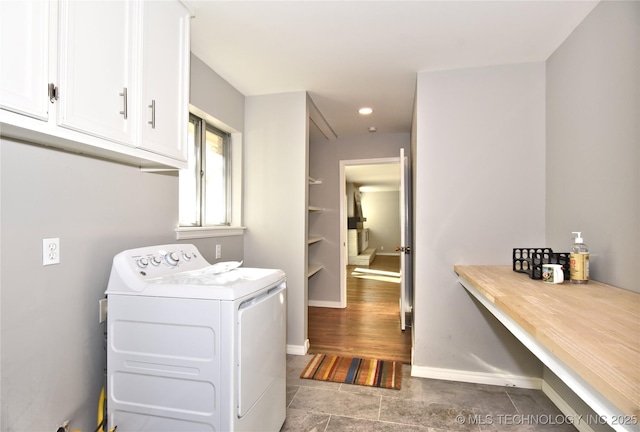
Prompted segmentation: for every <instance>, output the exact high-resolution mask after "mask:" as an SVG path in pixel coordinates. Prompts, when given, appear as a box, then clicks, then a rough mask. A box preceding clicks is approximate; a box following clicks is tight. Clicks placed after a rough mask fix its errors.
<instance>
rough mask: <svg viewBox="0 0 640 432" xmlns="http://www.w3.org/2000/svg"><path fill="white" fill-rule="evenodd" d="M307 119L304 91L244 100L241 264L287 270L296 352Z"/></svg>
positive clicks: (300, 327)
mask: <svg viewBox="0 0 640 432" xmlns="http://www.w3.org/2000/svg"><path fill="white" fill-rule="evenodd" d="M308 121H309V117H308V112H307V94H306V92H293V93H282V94H276V95H264V96H250V97H247V98H246V106H245V155H244V156H245V157H244V163H245V166H244V172H245V190H244V221H245V225H246V226H247V231H246V233H245V237H244V260H245V266H247V267H265V268H279V269H282V270H284V272H285V273H286V274H287V345H288V346H289V347H290V349H294V350H298V349H302V347H304V346H305V344H306V341H307V309H306V304H307V277H306V257H307V245H306V228H307V223H306V222H307V178H308V172H309V170H308V166H307V163H308V161H307V157H308V156H307V155H308V149H307V147H308V124H307V123H308ZM291 347H295V348H291Z"/></svg>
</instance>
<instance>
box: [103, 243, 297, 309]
mask: <svg viewBox="0 0 640 432" xmlns="http://www.w3.org/2000/svg"><path fill="white" fill-rule="evenodd" d="M241 264H242V262H238V261H228V262H219V263H216V264H213V265H211V264H209V263H208V262H207V261H206V260H205V259H204V257H203V256H202V254H200V251H198V249H197V248H196V247H195V246H194V245H192V244H173V245H171V244H166V245H159V246H147V247H142V248H136V249H129V250H126V251H122V252H120V253H119V254H117V255H116V256H115V257H114V258H113V265H112V267H111V275H110V276H109V284H108V286H107V290H106V292H105V293H106V294H107V295H116V294H121V295H139V296H153V297H172V298H194V299H211V300H236V299H239V298H242V297H244V296H246V295H249V294H252V293H254V292H256V291H259V290H261V289H264V288H265V287H269V286H273V285H275V284H279V283H280V282H281V281H283V280H284V278H285V275H284V272H282V271H281V270H274V269H261V268H248V267H241Z"/></svg>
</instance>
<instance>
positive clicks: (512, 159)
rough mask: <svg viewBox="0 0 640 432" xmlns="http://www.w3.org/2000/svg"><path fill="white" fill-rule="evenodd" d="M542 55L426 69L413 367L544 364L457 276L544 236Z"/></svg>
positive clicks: (418, 157) (498, 370) (419, 128)
mask: <svg viewBox="0 0 640 432" xmlns="http://www.w3.org/2000/svg"><path fill="white" fill-rule="evenodd" d="M544 73H545V71H544V64H543V63H532V64H518V65H504V66H495V67H486V68H478V69H464V70H454V71H444V72H423V73H420V74H418V86H417V108H416V144H415V147H416V150H415V154H413V155H412V157H413V162H414V164H415V170H414V173H413V176H414V194H415V195H414V196H415V202H414V205H415V221H414V224H415V243H414V250H413V251H414V263H415V282H414V284H415V300H414V320H415V328H414V332H415V353H414V355H415V357H414V364H415V365H416V367H414V371H417V373H419V374H421V375H423V376H429V375H436V374H438V373H439V372H441V370H442V369H445V370H453V371H454V372H453V374H454V375H455V371H469V372H472V373H480V374H484V373H492V374H497V375H498V376H501V375H507V376H509V375H513V376H518V377H540V376H541V372H542V369H541V365H540V363H539V362H538V361H537V360H536V359H535V358H534V357H533V356H532V355H531V354H530V353H529V352H528V351H527V350H526V349H524V348H523V347H522V345H520V343H519V342H518V341H517V340H516V339H515V338H514V337H513V336H512V335H511V334H510V333H509V332H508V331H507V330H505V329H504V327H503V326H502V325H501V324H500V323H498V322H497V321H496V320H495V318H493V316H492V315H491V314H490V313H489V312H487V311H486V310H485V308H484V307H483V306H481V305H479V304H477V303H476V302H475V301H474V300H473V299H472V297H471V296H470V295H468V294H467V293H466V291H465V290H464V288H463V287H462V286H461V285H460V284H458V282H457V280H456V274H455V273H454V271H453V266H454V265H455V264H468V265H471V264H504V265H510V264H511V253H512V248H514V247H539V246H540V245H542V244H543V242H544V214H545V213H544V210H545V204H544V202H545V201H544V194H545V189H544V175H545V170H544V161H545V145H544V137H545V134H544V131H545V125H544V121H545V117H544V112H545V108H544V91H545V78H544Z"/></svg>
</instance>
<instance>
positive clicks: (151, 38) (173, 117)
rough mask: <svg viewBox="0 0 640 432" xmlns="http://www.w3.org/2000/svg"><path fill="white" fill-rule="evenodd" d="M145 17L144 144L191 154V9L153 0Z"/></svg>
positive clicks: (146, 7)
mask: <svg viewBox="0 0 640 432" xmlns="http://www.w3.org/2000/svg"><path fill="white" fill-rule="evenodd" d="M143 17H144V18H143V31H142V52H143V62H142V81H141V85H142V98H141V101H140V103H141V107H140V110H141V113H142V115H141V126H140V127H141V141H140V148H143V149H145V150H149V151H152V152H154V153H158V154H162V155H164V156H169V157H172V158H174V159H178V160H187V145H186V141H187V126H188V118H189V105H188V104H189V102H188V99H187V98H188V89H189V87H188V83H189V13H188V11H187V9H186V8H185V7H184V6H183V5H182V3H180V2H178V1H172V2H166V1H165V2H157V1H148V2H144V11H143Z"/></svg>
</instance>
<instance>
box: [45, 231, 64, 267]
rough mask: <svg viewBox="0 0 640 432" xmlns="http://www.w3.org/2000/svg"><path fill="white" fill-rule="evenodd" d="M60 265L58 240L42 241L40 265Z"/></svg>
mask: <svg viewBox="0 0 640 432" xmlns="http://www.w3.org/2000/svg"><path fill="white" fill-rule="evenodd" d="M51 264H60V239H59V238H48V239H42V265H43V266H46V265H51Z"/></svg>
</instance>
